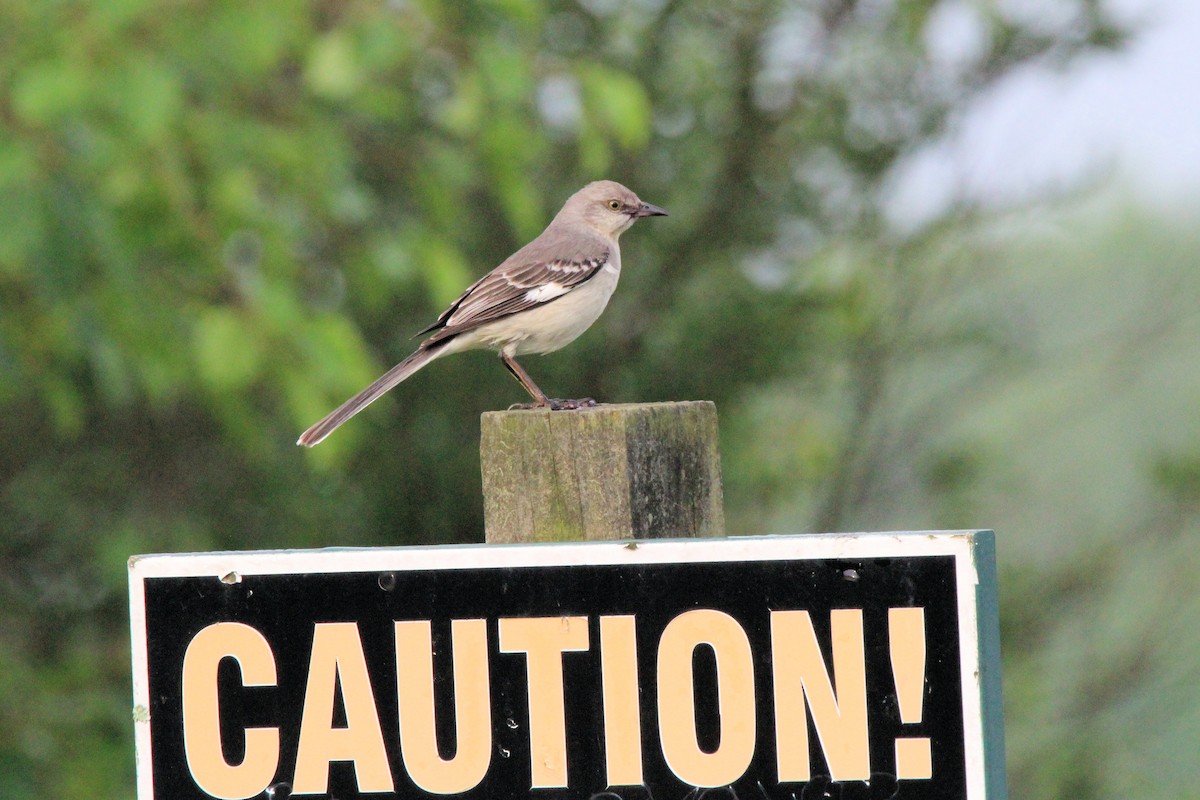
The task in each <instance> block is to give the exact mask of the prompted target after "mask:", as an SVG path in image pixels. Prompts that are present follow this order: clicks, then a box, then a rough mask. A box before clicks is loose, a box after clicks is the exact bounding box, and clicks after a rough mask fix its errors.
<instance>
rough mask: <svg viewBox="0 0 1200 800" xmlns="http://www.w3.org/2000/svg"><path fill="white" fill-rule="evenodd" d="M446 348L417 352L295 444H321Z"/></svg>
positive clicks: (381, 376)
mask: <svg viewBox="0 0 1200 800" xmlns="http://www.w3.org/2000/svg"><path fill="white" fill-rule="evenodd" d="M443 347H444V343H443ZM443 347H431V348H425V347H422V348H420V349H418V350H417V351H416V352H415V353H413V354H412V355H410V356H409V357H408V358H406V359H404V360H403V361H401V362H400V363H399V364H397V365H396V366H394V367H392V368H391V369H389V370H388V371H387V372H385V373H383V375H380V376H379V379H378V380H376V381H375V382H374V383H372V384H371V385H370V386H368V387H367V388H365V389H363V390H362V391H361V392H359V393H358V394H356V395H354V397H351V398H350V399H349V400H347V401H346V402H344V403H342V404H341V405H340V406H338V407H337V408H335V409H334V410H333V411H331V412H329V415H328V416H327V417H325V418H324V419H322V420H321V421H320V422H318V423H317V424H316V425H313V426H312V427H311V428H309V429H308V430H306V431H305V432H304V433H302V434H300V438H299V439H297V440H296V444H302V445H304V446H305V447H312V446H314V445H317V444H320V443H321V442H322V441H324V440H325V437H326V436H328V435H329V434H331V433H333V432H334V431H335V430H337V429H338V428H339V427H341V425H342V423H343V422H345V421H346V420H348V419H350V418H351V417H353V416H354V415H355V414H357V413H358V412H360V411H362V410H363V409H364V408H366V407H367V406H369V405H371V403H374V402H375V401H376V400H378V399H379V398H380V396H382V395H383V394H384V393H385V392H387V391H388V390H389V389H391V388H392V387H393V386H395V385H396V384H398V383H400V381H402V380H404V379H405V378H407V377H408V376H410V375H412V374H413V373H414V372H416V371H417V370H419V369H420V368H421V367H423V366H425V365H426V364H428V363H429V362H430V361H433V360H434V359H435V358H437V357H438V356H440V355H442V350H443Z"/></svg>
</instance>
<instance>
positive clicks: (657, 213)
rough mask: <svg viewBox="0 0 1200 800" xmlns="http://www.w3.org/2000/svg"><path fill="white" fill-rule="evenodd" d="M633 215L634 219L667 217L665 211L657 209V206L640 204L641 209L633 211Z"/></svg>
mask: <svg viewBox="0 0 1200 800" xmlns="http://www.w3.org/2000/svg"><path fill="white" fill-rule="evenodd" d="M633 215H634V216H635V217H666V216H669V215H668V214H667V211H666V209H663V208H659V207H658V206H652V205H650V204H649V203H642V207H641V208H639V209H638V210H637V211H635V212H634V214H633Z"/></svg>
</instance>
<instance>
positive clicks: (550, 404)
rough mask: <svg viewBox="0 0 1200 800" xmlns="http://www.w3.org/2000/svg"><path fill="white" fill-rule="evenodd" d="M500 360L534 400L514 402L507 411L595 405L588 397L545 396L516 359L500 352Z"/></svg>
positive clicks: (555, 409) (566, 408)
mask: <svg viewBox="0 0 1200 800" xmlns="http://www.w3.org/2000/svg"><path fill="white" fill-rule="evenodd" d="M500 360H501V361H503V362H504V366H505V368H506V369H507V370H508V371H509V372H511V373H512V376H513V377H514V378H516V379H517V380H518V381H520V382H521V385H522V386H524V387H525V391H527V392H529V394H530V396H531V397H533V399H534V400H535V401H536V402H533V403H514V404H513V405H511V406H509V407H508V410H509V411H515V410H527V409H530V408H549V409H550V410H551V411H575V410H577V409H580V408H592V407H594V406H595V405H596V401H595V400H593V399H592V398H590V397H584V398H583V399H581V400H552V399H550V398H549V397H547V396H546V393H545V392H543V391H542V390H541V389H539V388H538V385H537V384H536V383H534V382H533V378H531V377H529V373H528V372H526V371H525V370H524V369H522V368H521V365H520V364H518V363H517V360H516V359H515V358H513V357H512V356H510V355H508V354H506V353H503V352H502V353H500Z"/></svg>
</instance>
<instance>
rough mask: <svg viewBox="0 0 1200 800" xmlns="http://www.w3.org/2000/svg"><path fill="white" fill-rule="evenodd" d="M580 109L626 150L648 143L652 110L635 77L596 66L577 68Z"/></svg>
mask: <svg viewBox="0 0 1200 800" xmlns="http://www.w3.org/2000/svg"><path fill="white" fill-rule="evenodd" d="M578 77H579V82H580V86H581V87H582V89H583V107H584V109H585V111H586V112H587V115H588V117H589V118H591V119H592V120H593V121H594V122H595V124H596V125H597V126H599V127H600V128H601V129H602V130H604V131H605V132H607V133H608V134H610V135H611V136H612V137H613V138H615V139H616V140H617V143H618V144H620V145H621V147H624V148H626V149H629V150H637V149H641V148H643V147H645V146H646V145H647V144H648V143H649V141H650V132H651V107H650V98H649V97H648V96H647V95H646V89H645V88H644V87H643V86H642V84H641V83H639V82H638V80H637V79H636V78H634V77H633V76H632V75H629V74H628V73H625V72H621V71H619V70H615V69H610V68H607V67H599V66H591V65H589V66H585V67H582V68H580V69H579V71H578Z"/></svg>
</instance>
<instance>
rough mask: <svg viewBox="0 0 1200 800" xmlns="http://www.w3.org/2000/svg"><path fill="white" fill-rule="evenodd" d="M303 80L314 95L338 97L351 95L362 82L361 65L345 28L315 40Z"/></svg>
mask: <svg viewBox="0 0 1200 800" xmlns="http://www.w3.org/2000/svg"><path fill="white" fill-rule="evenodd" d="M304 80H305V82H306V83H307V84H308V85H309V87H310V88H311V89H312V90H313V92H314V93H315V94H318V95H321V96H324V97H331V98H338V99H340V98H345V97H349V96H350V95H352V94H354V92H355V91H356V90H357V89H358V88H359V86H361V85H362V82H363V70H362V65H361V63H360V61H359V57H358V52H357V49H356V47H355V43H354V41H353V40H351V38H350V36H349V34H347V33H346V31H343V30H333V31H331V32H329V33H327V34H325V35H324V36H322V37H321V38H319V39H317V40H316V41H315V42H314V43H313V45H312V47H311V48H310V50H309V53H308V64H307V65H306V67H305V70H304Z"/></svg>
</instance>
